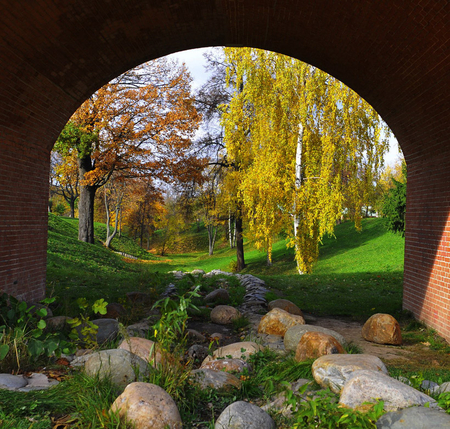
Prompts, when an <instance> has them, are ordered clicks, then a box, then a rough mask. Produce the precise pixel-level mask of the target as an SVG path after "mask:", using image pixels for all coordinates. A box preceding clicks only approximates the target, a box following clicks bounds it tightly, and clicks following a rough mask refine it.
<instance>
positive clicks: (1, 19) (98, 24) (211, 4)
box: [0, 0, 450, 339]
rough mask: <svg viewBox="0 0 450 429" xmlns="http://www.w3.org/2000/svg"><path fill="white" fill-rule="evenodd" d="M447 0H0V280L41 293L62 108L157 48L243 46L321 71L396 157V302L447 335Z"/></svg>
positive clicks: (25, 294)
mask: <svg viewBox="0 0 450 429" xmlns="http://www.w3.org/2000/svg"><path fill="white" fill-rule="evenodd" d="M449 20H450V4H449V2H447V1H434V0H380V1H376V2H374V1H373V0H358V1H357V2H356V1H354V0H341V1H339V2H337V1H335V0H316V1H314V2H312V1H310V0H296V1H292V0H167V1H156V0H153V1H149V0H120V1H118V0H77V1H76V2H68V1H61V2H60V1H58V2H55V1H53V0H37V1H35V2H29V1H26V0H16V1H15V2H13V3H11V2H10V1H7V0H0V64H1V67H0V82H1V85H0V289H2V290H3V291H5V292H8V293H12V294H14V295H16V296H19V297H22V298H27V299H39V298H42V297H43V295H44V290H45V265H46V238H47V234H46V225H47V214H46V207H47V198H48V164H49V163H48V159H49V151H50V149H51V147H52V145H53V142H54V140H55V139H56V137H57V135H58V134H59V132H60V130H61V129H62V127H63V125H64V123H65V122H66V121H67V119H68V118H69V117H70V115H71V113H72V112H73V111H74V110H75V109H76V108H77V107H78V106H79V105H80V104H81V103H82V102H83V100H84V99H85V98H86V97H88V96H89V95H90V94H91V93H92V92H94V91H95V90H96V89H97V88H99V87H100V86H101V85H102V84H104V83H106V82H107V81H108V80H109V79H111V78H112V77H114V76H117V75H118V74H120V73H121V72H123V71H125V70H127V69H129V68H131V67H133V66H135V65H137V64H140V63H142V62H143V61H146V60H149V59H152V58H157V57H160V56H163V55H166V54H168V53H171V52H176V51H180V50H185V49H191V48H196V47H203V46H215V45H232V46H240V45H242V46H253V47H260V48H264V49H270V50H273V51H277V52H281V53H284V54H287V55H291V56H293V57H296V58H299V59H301V60H303V61H306V62H309V63H311V64H313V65H315V66H317V67H320V68H322V69H323V70H325V71H327V72H328V73H330V74H332V75H334V76H335V77H337V78H339V79H341V80H342V81H343V82H345V83H346V84H347V85H349V86H350V87H352V88H353V89H354V90H356V91H357V92H358V93H359V94H361V95H362V96H363V97H364V98H365V99H366V100H367V101H369V102H370V103H371V104H372V105H373V106H374V107H375V108H376V109H377V110H378V112H379V113H380V114H381V115H382V116H383V118H384V119H385V120H386V121H387V123H388V124H389V125H390V127H391V128H392V129H393V131H394V133H395V134H396V136H397V138H398V140H399V142H400V145H401V147H402V149H403V151H404V154H405V157H406V160H407V163H408V167H409V173H408V174H409V175H408V216H407V228H408V230H407V234H406V253H405V277H404V279H405V280H404V307H405V308H408V309H410V310H412V311H413V312H414V314H415V315H416V316H418V317H419V318H420V319H421V320H424V321H425V322H426V323H428V324H429V325H431V326H433V327H435V328H436V329H437V330H438V331H439V332H440V333H441V334H442V335H444V336H445V337H446V338H449V339H450V320H449V311H450V310H449V306H450V294H449V287H448V281H449V279H450V252H449V251H448V246H449V244H450V222H449V205H450V192H449V185H448V183H450V152H449V143H450V121H449V114H450V87H449V86H450V84H449V81H450V75H449V73H450V71H449V70H450V43H449V41H450V27H449V26H448V22H449Z"/></svg>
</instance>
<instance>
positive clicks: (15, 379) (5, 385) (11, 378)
mask: <svg viewBox="0 0 450 429" xmlns="http://www.w3.org/2000/svg"><path fill="white" fill-rule="evenodd" d="M27 384H28V381H27V379H26V377H24V376H22V375H12V374H0V389H8V390H11V389H19V388H20V387H24V386H26V385H27Z"/></svg>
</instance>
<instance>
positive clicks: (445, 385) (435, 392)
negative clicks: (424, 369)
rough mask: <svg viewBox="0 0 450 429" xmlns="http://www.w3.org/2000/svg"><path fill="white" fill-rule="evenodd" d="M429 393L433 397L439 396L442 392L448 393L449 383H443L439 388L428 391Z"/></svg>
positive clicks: (449, 389) (449, 390)
mask: <svg viewBox="0 0 450 429" xmlns="http://www.w3.org/2000/svg"><path fill="white" fill-rule="evenodd" d="M430 392H431V393H432V394H433V395H440V394H441V393H444V392H450V381H446V382H445V383H442V384H441V385H440V386H437V387H435V388H433V389H431V390H430Z"/></svg>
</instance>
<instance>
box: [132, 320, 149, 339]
mask: <svg viewBox="0 0 450 429" xmlns="http://www.w3.org/2000/svg"><path fill="white" fill-rule="evenodd" d="M149 330H150V324H149V323H148V322H139V323H135V324H134V325H130V326H128V327H127V334H128V335H129V336H130V337H142V338H144V337H146V336H147V333H148V331H149Z"/></svg>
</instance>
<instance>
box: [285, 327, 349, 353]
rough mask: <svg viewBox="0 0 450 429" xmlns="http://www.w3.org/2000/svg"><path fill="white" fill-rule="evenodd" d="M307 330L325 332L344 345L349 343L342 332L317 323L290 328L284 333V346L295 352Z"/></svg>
mask: <svg viewBox="0 0 450 429" xmlns="http://www.w3.org/2000/svg"><path fill="white" fill-rule="evenodd" d="M305 332H323V333H324V334H328V335H331V336H332V337H334V338H335V339H336V341H337V342H338V343H339V344H342V345H343V346H345V345H346V344H347V341H345V338H344V337H343V336H342V335H341V334H339V333H337V332H336V331H333V330H331V329H327V328H322V327H321V326H315V325H295V326H292V327H291V328H289V329H288V330H287V331H286V333H285V334H284V347H285V348H286V350H288V351H293V352H295V350H297V345H298V343H299V342H300V340H301V339H302V336H303V334H304V333H305Z"/></svg>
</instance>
